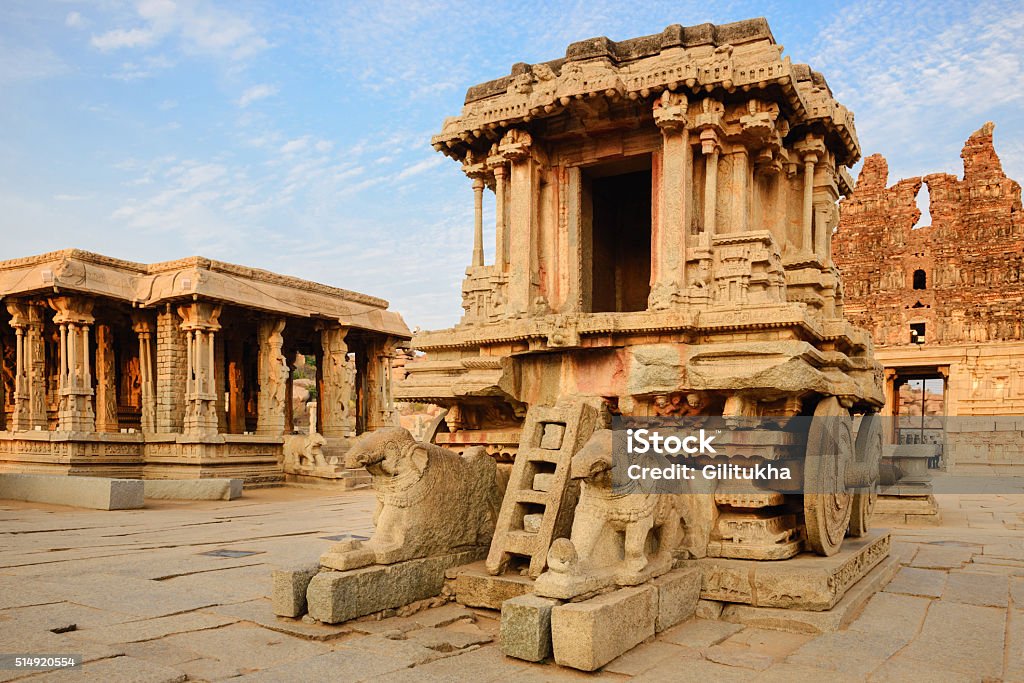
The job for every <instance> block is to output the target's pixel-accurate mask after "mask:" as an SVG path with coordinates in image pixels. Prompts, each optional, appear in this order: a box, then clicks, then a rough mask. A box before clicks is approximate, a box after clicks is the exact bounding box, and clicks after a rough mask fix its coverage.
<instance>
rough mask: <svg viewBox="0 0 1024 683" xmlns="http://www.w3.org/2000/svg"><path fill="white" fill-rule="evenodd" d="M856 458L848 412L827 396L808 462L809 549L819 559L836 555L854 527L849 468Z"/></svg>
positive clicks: (811, 433)
mask: <svg viewBox="0 0 1024 683" xmlns="http://www.w3.org/2000/svg"><path fill="white" fill-rule="evenodd" d="M852 457H853V424H852V421H851V419H850V413H849V411H848V410H846V409H845V408H843V407H842V405H840V403H839V400H838V399H837V398H836V397H834V396H826V397H825V398H823V399H822V400H821V402H819V403H818V406H817V408H815V410H814V419H813V420H811V428H810V429H809V430H808V431H807V453H806V456H805V459H804V524H805V527H806V532H807V545H808V547H810V549H811V550H813V551H814V552H815V553H817V554H818V555H826V556H827V555H835V554H836V553H837V552H839V548H840V547H841V546H842V544H843V538H844V537H845V536H846V530H847V529H848V528H849V526H850V515H851V513H852V510H853V495H852V494H851V493H849V492H848V491H847V490H846V481H845V475H846V465H847V463H849V462H850V460H851V459H852Z"/></svg>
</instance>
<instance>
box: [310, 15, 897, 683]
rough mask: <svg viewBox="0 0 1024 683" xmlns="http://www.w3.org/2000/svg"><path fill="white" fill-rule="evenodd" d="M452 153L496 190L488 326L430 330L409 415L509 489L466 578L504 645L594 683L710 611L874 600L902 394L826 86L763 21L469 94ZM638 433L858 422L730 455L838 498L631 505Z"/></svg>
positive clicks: (475, 284)
mask: <svg viewBox="0 0 1024 683" xmlns="http://www.w3.org/2000/svg"><path fill="white" fill-rule="evenodd" d="M433 146H434V148H435V149H436V150H437V151H439V152H441V153H443V154H445V155H446V156H448V157H450V158H452V159H453V160H455V161H457V162H459V163H460V164H461V165H462V168H463V171H464V172H465V173H466V175H467V177H468V178H469V179H470V180H471V182H472V188H473V193H474V202H475V223H474V229H473V249H472V262H471V263H470V265H469V267H468V268H467V270H466V278H465V280H464V281H463V287H462V295H463V308H464V309H465V314H464V315H463V317H462V319H461V321H460V322H459V323H458V324H457V325H456V326H455V327H453V328H451V329H445V330H437V331H429V332H422V333H420V334H418V335H416V336H415V337H414V340H413V344H414V346H415V348H416V349H418V350H419V351H423V352H425V353H426V356H425V357H424V358H422V359H420V360H418V361H416V362H411V363H408V364H407V365H406V371H407V375H406V377H405V379H404V380H403V381H402V382H401V383H400V384H399V385H398V386H397V388H396V390H395V397H396V399H397V400H404V401H418V402H425V403H432V404H436V405H440V406H443V407H445V408H447V414H446V416H445V418H444V421H443V422H440V423H439V424H438V429H437V431H436V433H434V434H433V435H432V441H433V444H434V445H436V446H441V447H444V448H446V449H449V450H451V451H454V452H456V453H461V454H465V455H466V456H467V457H470V456H471V457H473V458H476V457H478V454H479V452H481V450H482V451H485V452H487V453H489V454H490V455H491V456H492V457H493V458H494V459H496V460H497V462H498V467H499V471H500V472H501V474H502V476H499V477H498V478H499V480H501V482H502V483H504V477H505V476H507V477H508V482H507V486H506V488H505V493H504V497H503V499H502V504H501V509H500V512H499V513H498V514H497V517H496V519H495V520H494V524H495V531H494V535H493V539H492V540H491V542H490V545H489V547H487V548H485V549H484V551H485V552H486V561H485V562H484V563H482V564H476V565H470V566H468V567H464V568H461V569H453V570H449V576H450V577H454V579H453V581H452V582H453V584H454V592H455V597H456V599H457V600H458V601H459V602H462V603H464V604H468V605H472V606H483V607H491V608H501V609H502V648H503V650H504V651H505V653H506V654H510V655H513V656H517V657H521V658H524V659H532V660H541V659H544V658H545V657H548V656H549V655H551V654H552V647H553V654H554V659H555V660H556V661H557V662H558V663H560V664H564V665H568V666H573V667H576V668H579V669H586V670H592V669H595V668H598V667H600V666H602V665H603V664H604V663H607V662H608V661H610V659H611V658H613V657H615V656H617V655H618V654H621V653H622V652H624V651H625V650H628V649H629V648H631V647H633V646H634V645H636V644H637V643H639V642H642V641H643V640H644V639H646V638H648V637H651V636H653V635H654V634H655V632H657V631H660V630H663V629H664V628H667V627H668V626H671V625H672V624H674V623H677V622H678V621H680V620H682V619H685V618H689V617H691V616H692V615H693V614H694V612H695V610H697V609H698V599H700V606H701V607H700V609H701V614H702V615H703V616H713V617H718V618H722V619H729V620H733V621H743V620H746V621H750V622H757V623H769V622H773V623H776V624H778V623H783V622H784V623H786V624H788V625H789V626H790V627H794V628H800V629H802V630H807V629H811V630H814V629H819V630H827V629H828V628H833V629H834V628H835V627H836V625H837V624H838V623H839V621H840V620H841V619H842V618H843V617H842V615H843V614H847V613H848V612H847V611H844V610H848V609H856V607H857V606H859V605H860V604H863V600H864V599H866V598H865V597H864V596H863V595H861V596H860V597H859V598H858V597H857V596H856V595H854V593H857V591H856V590H851V588H852V587H853V586H855V585H856V586H859V587H860V588H858V589H857V590H860V591H861V592H862V593H863V590H866V589H865V586H867V587H870V586H874V588H873V589H872V590H877V587H878V585H880V582H882V581H883V580H884V579H885V578H887V577H886V576H883V574H884V572H886V571H889V572H891V567H890V564H889V563H890V562H891V560H889V561H886V557H887V555H888V548H889V537H888V534H887V533H883V532H877V531H872V532H869V530H868V518H869V516H870V508H871V503H872V501H873V499H874V493H873V492H874V487H875V484H876V483H877V476H878V475H877V472H878V461H879V459H880V457H881V431H880V428H879V425H878V422H877V420H876V419H873V418H871V417H864V418H861V425H860V428H859V429H858V430H857V432H856V435H855V434H854V430H853V422H854V416H857V415H862V416H871V415H873V414H874V413H875V412H876V411H877V410H878V409H879V408H880V407H881V406H882V405H883V401H884V397H883V393H882V386H881V371H880V368H879V366H878V364H877V363H876V362H875V361H874V358H873V352H872V344H871V340H870V337H869V336H868V334H867V333H866V332H865V331H864V330H862V329H859V328H856V327H853V326H852V325H850V324H849V323H848V322H847V320H846V319H845V317H844V314H843V290H842V284H841V282H840V277H839V272H838V270H837V268H836V266H835V265H834V264H833V262H832V258H831V236H832V232H833V229H834V228H835V226H836V223H837V218H838V214H837V209H836V202H837V200H838V199H839V197H841V196H843V195H847V194H849V193H850V191H851V182H850V179H849V177H848V175H847V172H846V170H845V168H846V167H848V166H850V165H852V164H853V163H855V162H856V161H857V159H858V158H859V157H860V148H859V145H858V142H857V136H856V132H855V130H854V126H853V115H852V114H851V113H850V112H849V111H848V110H847V109H846V108H845V107H843V106H842V105H841V104H839V103H838V102H837V101H836V100H835V99H834V98H833V96H832V93H831V91H830V90H829V87H828V85H827V83H826V82H825V79H824V77H823V76H822V75H821V74H819V73H817V72H815V71H813V70H812V69H811V68H809V67H808V66H806V65H800V64H793V63H792V62H791V61H790V59H789V58H788V57H783V55H782V46H780V45H778V44H776V42H775V40H774V38H773V36H772V34H771V31H770V29H769V28H768V25H767V23H766V21H765V20H763V19H754V20H749V21H743V22H738V23H733V24H727V25H721V26H714V25H710V24H703V25H699V26H692V27H682V26H679V25H673V26H669V27H668V28H666V29H665V30H664V31H663V32H662V33H660V34H656V35H651V36H644V37H641V38H635V39H632V40H626V41H621V42H614V41H612V40H609V39H608V38H595V39H591V40H585V41H581V42H578V43H573V44H572V45H570V46H569V48H568V49H567V51H566V54H565V57H564V58H561V59H555V60H552V61H549V62H544V63H539V64H516V65H514V66H513V67H512V71H511V73H510V74H509V75H508V76H505V77H502V78H499V79H497V80H493V81H488V82H486V83H482V84H479V85H476V86H473V87H471V88H470V89H469V90H468V92H467V94H466V101H465V105H464V107H463V109H462V112H461V114H460V115H459V116H456V117H451V118H448V119H446V120H445V122H444V126H443V129H442V131H441V133H440V134H438V135H436V136H434V138H433ZM487 191H491V192H493V195H494V209H495V210H494V213H495V216H496V221H495V226H494V232H493V239H494V245H495V247H494V256H493V260H491V261H490V262H488V260H487V259H486V258H485V249H484V242H485V232H487V233H489V232H490V230H489V229H488V230H486V231H485V228H484V225H483V215H484V196H485V194H487ZM489 196H490V195H489V194H488V197H489ZM488 239H490V238H488ZM614 415H621V416H627V417H645V416H686V415H702V416H724V417H759V416H778V417H794V416H808V417H810V416H828V417H832V418H835V419H834V420H833V422H832V424H835V425H838V426H837V427H835V428H832V429H828V430H824V429H822V428H820V427H812V428H811V429H810V431H809V432H807V433H802V434H788V435H786V437H788V438H782V437H780V440H778V441H777V442H767V441H766V442H759V443H755V444H752V445H747V446H741V445H737V444H734V445H735V446H736V447H735V448H733V449H730V453H732V456H733V457H734V458H735V459H736V461H739V462H742V463H747V464H749V463H752V462H755V461H768V460H773V461H776V462H786V463H787V464H789V465H791V466H792V467H793V468H794V471H796V472H798V476H799V477H800V478H802V482H801V483H802V484H803V487H802V488H803V489H806V490H808V491H815V492H816V493H813V494H808V495H800V494H792V493H786V492H785V491H766V492H762V493H758V494H753V495H735V494H732V493H730V492H729V491H715V490H714V488H713V487H710V488H708V489H706V490H703V491H698V492H695V493H693V494H678V495H674V496H673V495H661V496H658V495H655V496H653V498H654V499H658V500H654V499H651V500H647V499H645V497H644V496H621V497H618V498H617V497H616V496H614V495H612V494H610V493H609V491H608V485H607V477H605V476H603V474H602V473H605V472H607V470H608V469H609V468H610V467H611V464H610V462H608V460H609V458H610V453H609V450H610V448H609V447H608V444H609V443H610V437H609V432H608V431H607V428H608V427H609V426H610V418H611V416H614ZM602 444H603V445H602ZM634 524H643V525H645V526H644V527H643V532H644V533H647V534H648V536H647V537H646V539H647V541H646V545H645V543H644V542H643V539H644V538H645V537H644V536H641V537H640V538H641V541H642V542H641V543H640V544H639V546H638V547H639V548H640V550H639V551H637V549H636V547H634V548H632V549H631V548H630V541H629V538H630V536H631V534H633V533H634V532H635V530H634V529H633V528H632V527H631V525H634ZM846 536H851V537H853V538H845V537H846ZM844 538H845V540H844ZM584 539H585V540H584ZM624 543H625V546H624V545H623V544H624ZM581 544H582V545H581ZM584 546H585V547H586V548H587V551H586V552H580V551H581V548H583V547H584ZM644 548H646V550H644ZM638 552H639V554H640V556H639V557H637V554H638ZM645 552H646V556H644V553H645ZM482 554H483V553H481V555H482ZM337 568H342V567H340V566H339V567H337ZM889 575H890V576H891V573H890V574H889ZM559 576H563V577H564V576H569V577H575V579H574V580H567V579H561V578H559ZM866 576H870V577H872V578H871V579H870V580H869V579H866V578H865V577H866ZM588 577H590V578H593V577H604V578H598V579H595V580H589V579H588ZM609 577H611V578H609ZM311 595H312V593H311ZM858 595H859V594H858ZM844 599H846V600H847V603H849V602H850V600H860V602H857V603H856V604H847V603H843V602H842V601H843V600H844ZM837 604H838V605H837ZM779 608H785V609H779ZM837 610H838V611H837ZM780 612H781V613H784V614H790V613H791V616H779V615H778V614H776V613H780ZM830 620H831V621H830ZM829 623H831V626H829ZM794 624H800V625H798V626H793V625H794ZM612 630H613V631H614V632H615V633H616V638H615V639H612V640H615V641H616V642H615V643H609V642H607V641H608V640H609V638H602V637H601V633H602V632H605V633H607V632H610V631H612Z"/></svg>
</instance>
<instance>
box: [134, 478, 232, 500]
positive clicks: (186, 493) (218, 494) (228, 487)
mask: <svg viewBox="0 0 1024 683" xmlns="http://www.w3.org/2000/svg"><path fill="white" fill-rule="evenodd" d="M242 483H243V482H242V480H241V479H151V480H149V481H146V482H144V486H145V495H146V498H154V499H159V500H235V499H236V498H241V497H242Z"/></svg>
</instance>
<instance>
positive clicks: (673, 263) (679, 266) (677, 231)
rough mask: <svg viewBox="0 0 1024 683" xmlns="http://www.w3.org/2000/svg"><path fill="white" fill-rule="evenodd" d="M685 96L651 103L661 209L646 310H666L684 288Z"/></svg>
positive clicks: (673, 95)
mask: <svg viewBox="0 0 1024 683" xmlns="http://www.w3.org/2000/svg"><path fill="white" fill-rule="evenodd" d="M688 106H689V103H688V102H687V99H686V95H684V94H682V93H673V92H670V91H668V90H666V91H664V92H663V93H662V95H661V97H660V98H659V99H658V100H657V101H656V102H655V104H654V122H655V123H656V124H658V127H659V128H661V134H662V157H661V188H660V192H659V194H660V197H661V206H660V208H659V210H658V223H659V225H658V231H657V235H658V238H657V244H656V245H654V246H655V256H656V257H655V258H654V259H652V262H651V265H652V271H653V273H652V278H651V279H652V286H651V294H650V297H649V299H648V307H649V308H652V309H664V308H668V307H669V306H670V305H671V304H672V302H673V301H674V300H677V297H678V294H679V293H680V291H681V290H683V289H685V287H686V232H687V226H688V225H689V221H690V217H689V207H690V197H689V194H690V183H691V175H692V174H691V151H690V131H689V129H688V128H687V123H688V122H687V118H686V111H687V107H688Z"/></svg>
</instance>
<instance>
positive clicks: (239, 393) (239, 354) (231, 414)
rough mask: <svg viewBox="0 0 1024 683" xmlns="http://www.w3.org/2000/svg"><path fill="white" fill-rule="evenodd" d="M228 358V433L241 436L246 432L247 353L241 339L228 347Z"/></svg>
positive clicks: (232, 341)
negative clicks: (245, 364) (245, 365)
mask: <svg viewBox="0 0 1024 683" xmlns="http://www.w3.org/2000/svg"><path fill="white" fill-rule="evenodd" d="M225 352H226V354H227V356H228V363H227V365H228V410H227V421H228V432H229V433H231V434H241V433H242V432H244V431H245V367H244V363H245V352H244V350H243V346H242V341H241V340H240V339H232V340H231V342H230V343H229V344H228V345H227V349H226V351H225Z"/></svg>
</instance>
